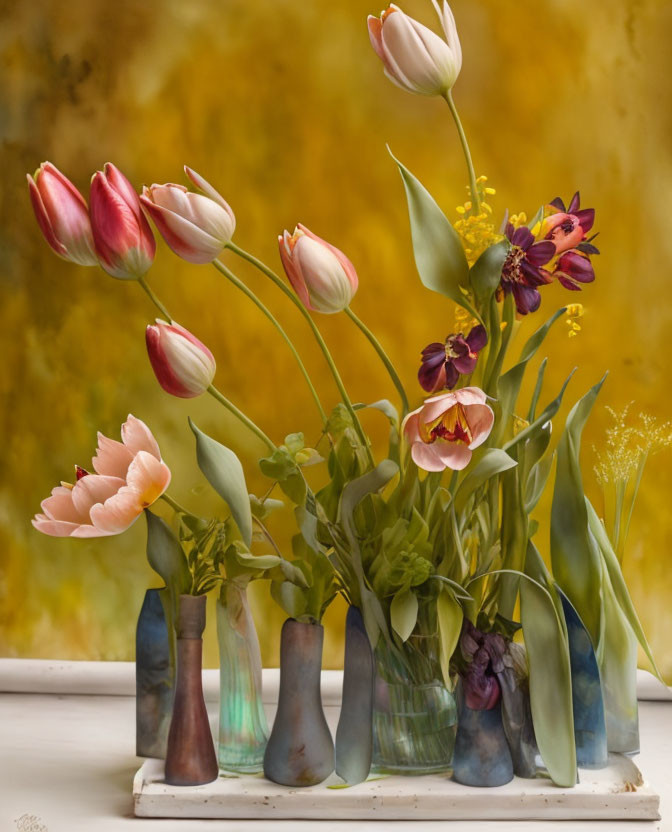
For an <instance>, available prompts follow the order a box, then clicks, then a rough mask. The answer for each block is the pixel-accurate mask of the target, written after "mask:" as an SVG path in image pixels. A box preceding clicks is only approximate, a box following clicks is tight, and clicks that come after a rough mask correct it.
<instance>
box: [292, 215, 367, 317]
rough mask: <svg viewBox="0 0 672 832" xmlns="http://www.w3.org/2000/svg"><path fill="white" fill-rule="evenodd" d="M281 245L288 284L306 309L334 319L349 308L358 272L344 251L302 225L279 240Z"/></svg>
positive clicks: (356, 284)
mask: <svg viewBox="0 0 672 832" xmlns="http://www.w3.org/2000/svg"><path fill="white" fill-rule="evenodd" d="M278 245H279V246H280V259H281V260H282V265H283V266H284V269H285V272H286V274H287V277H288V278H289V282H290V283H291V284H292V286H293V287H294V291H295V292H296V294H297V295H298V296H299V298H300V299H301V302H302V303H303V305H304V306H305V307H307V308H308V309H312V310H313V311H314V312H322V313H324V314H326V315H331V314H334V313H336V312H342V311H343V310H344V309H345V308H346V306H349V305H350V301H351V300H352V299H353V297H354V295H355V292H356V291H357V286H358V279H357V272H356V271H355V267H354V266H353V265H352V263H351V262H350V260H348V258H347V257H346V256H345V254H343V252H342V251H339V249H337V248H336V247H335V246H332V245H330V244H329V243H328V242H327V241H326V240H323V239H322V238H321V237H318V236H317V234H313V232H312V231H309V230H308V229H307V228H306V227H305V225H301V224H300V223H299V225H297V226H296V228H295V229H294V233H293V234H290V233H289V231H285V232H284V234H283V235H282V236H281V237H278Z"/></svg>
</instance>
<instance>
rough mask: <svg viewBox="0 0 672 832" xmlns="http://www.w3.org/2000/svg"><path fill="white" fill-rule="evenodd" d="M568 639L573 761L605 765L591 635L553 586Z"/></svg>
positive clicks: (600, 701) (600, 702)
mask: <svg viewBox="0 0 672 832" xmlns="http://www.w3.org/2000/svg"><path fill="white" fill-rule="evenodd" d="M556 589H557V591H558V595H559V596H560V600H561V602H562V611H563V612H564V614H565V622H566V624H567V636H568V639H569V663H570V667H571V673H572V709H573V711H574V739H575V742H576V763H577V765H578V766H579V767H581V768H604V767H605V766H606V765H607V730H606V720H605V715H604V700H603V696H602V685H601V682H600V670H599V667H598V664H597V659H596V658H595V650H594V649H593V644H592V641H591V639H590V635H589V633H588V631H587V630H586V628H585V627H584V625H583V622H582V621H581V619H580V618H579V615H578V613H577V612H576V610H575V609H574V607H573V606H572V604H571V603H570V601H569V599H568V598H567V596H566V595H565V594H564V593H563V591H562V590H561V589H560V588H559V587H558V586H557V585H556Z"/></svg>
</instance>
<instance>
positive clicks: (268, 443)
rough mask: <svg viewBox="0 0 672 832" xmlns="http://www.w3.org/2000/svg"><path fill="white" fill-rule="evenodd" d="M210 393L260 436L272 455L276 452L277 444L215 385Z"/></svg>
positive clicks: (209, 388) (209, 389)
mask: <svg viewBox="0 0 672 832" xmlns="http://www.w3.org/2000/svg"><path fill="white" fill-rule="evenodd" d="M208 393H210V395H211V396H213V397H214V398H215V399H217V401H218V402H219V403H220V404H223V405H224V407H225V408H226V409H227V410H229V411H230V412H231V413H233V415H234V416H236V417H237V418H238V419H240V421H241V422H242V423H243V424H244V425H245V427H247V428H249V429H250V430H251V431H252V433H254V434H255V435H256V436H258V437H259V439H261V441H262V442H263V443H264V444H265V445H266V446H267V447H268V449H269V451H271V453H272V452H273V451H274V450H275V444H274V443H273V442H272V441H271V440H270V439H269V438H268V436H266V434H265V433H264V432H263V430H262V429H261V428H260V427H258V425H255V424H254V422H253V421H252V419H249V418H248V417H247V416H246V415H245V414H244V413H243V411H242V410H239V409H238V408H237V407H236V406H235V404H234V403H233V402H230V401H229V400H228V399H227V398H226V396H224V395H223V393H220V392H219V390H218V389H217V388H216V387H215V386H214V384H211V385H210V386H209V387H208Z"/></svg>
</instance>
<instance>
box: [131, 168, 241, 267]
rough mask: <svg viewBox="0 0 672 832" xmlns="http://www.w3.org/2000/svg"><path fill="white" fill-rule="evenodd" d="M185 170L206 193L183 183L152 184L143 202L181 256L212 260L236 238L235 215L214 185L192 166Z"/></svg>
mask: <svg viewBox="0 0 672 832" xmlns="http://www.w3.org/2000/svg"><path fill="white" fill-rule="evenodd" d="M184 170H185V171H186V173H187V176H189V178H190V179H191V180H192V182H194V184H195V185H196V186H197V187H199V188H201V190H203V191H205V194H206V195H204V194H195V193H192V192H190V191H188V190H187V189H186V188H185V187H184V185H173V184H167V185H152V186H151V187H150V188H147V187H145V188H143V190H142V196H141V197H140V202H141V203H142V204H143V206H144V208H145V210H146V211H147V213H148V215H149V216H150V217H151V219H152V220H153V221H154V224H155V225H156V227H157V228H158V230H159V231H160V233H161V236H162V237H163V239H164V240H165V241H166V243H168V245H169V246H170V248H171V249H172V250H173V251H174V252H175V254H177V255H178V257H181V258H182V259H183V260H188V261H189V262H190V263H211V262H212V261H213V260H214V259H215V258H216V257H218V256H219V255H220V254H221V253H222V249H223V248H224V246H226V244H227V243H228V242H229V241H230V240H231V237H233V232H234V231H235V229H236V218H235V216H234V214H233V211H232V210H231V208H230V207H229V205H228V203H227V202H225V200H224V199H223V197H222V196H220V194H218V193H217V191H216V190H215V189H214V188H213V187H212V185H210V184H209V183H208V182H206V180H205V179H203V178H202V177H201V176H199V175H198V174H197V173H196V172H195V171H193V170H191V168H188V167H185V168H184Z"/></svg>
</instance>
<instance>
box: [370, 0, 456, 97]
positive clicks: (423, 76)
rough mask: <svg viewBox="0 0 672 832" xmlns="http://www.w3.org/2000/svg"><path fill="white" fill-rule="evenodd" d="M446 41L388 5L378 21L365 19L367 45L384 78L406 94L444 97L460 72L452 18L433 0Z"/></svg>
mask: <svg viewBox="0 0 672 832" xmlns="http://www.w3.org/2000/svg"><path fill="white" fill-rule="evenodd" d="M433 3H434V8H435V9H436V12H437V14H438V15H439V19H440V20H441V25H442V27H443V31H444V34H445V36H446V40H443V39H442V38H440V37H439V36H438V35H437V34H435V33H434V32H432V30H431V29H428V28H427V27H426V26H423V25H422V24H421V23H418V21H417V20H414V19H413V18H412V17H409V16H408V15H407V14H404V12H402V11H401V9H400V8H399V7H398V6H395V5H394V4H392V5H390V6H389V7H388V8H387V10H386V11H384V12H383V13H382V14H381V16H380V18H378V17H374V16H373V15H369V18H368V21H367V23H368V27H369V37H370V39H371V45H372V46H373V48H374V49H375V51H376V54H377V55H378V57H379V58H380V60H381V61H382V62H383V65H384V67H385V75H387V77H388V78H389V79H390V81H392V82H393V83H395V84H396V85H397V86H399V87H401V88H402V89H404V90H407V91H408V92H414V93H418V95H444V96H445V95H446V94H447V93H448V92H449V91H450V90H451V89H452V87H453V85H454V83H455V81H457V76H458V75H459V74H460V69H461V68H462V48H461V47H460V39H459V38H458V36H457V28H456V26H455V18H454V17H453V13H452V11H451V10H450V6H449V5H448V3H447V2H446V0H443V9H442V10H441V9H440V8H439V4H438V2H437V0H433Z"/></svg>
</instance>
